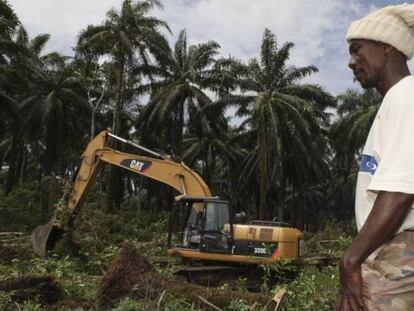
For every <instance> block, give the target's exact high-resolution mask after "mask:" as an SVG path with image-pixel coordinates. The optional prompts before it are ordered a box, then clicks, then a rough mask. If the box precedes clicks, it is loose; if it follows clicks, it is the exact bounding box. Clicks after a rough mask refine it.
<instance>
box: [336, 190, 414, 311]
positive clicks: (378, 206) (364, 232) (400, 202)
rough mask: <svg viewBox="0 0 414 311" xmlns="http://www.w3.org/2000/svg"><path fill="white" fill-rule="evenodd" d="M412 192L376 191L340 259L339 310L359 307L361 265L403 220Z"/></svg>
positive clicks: (407, 210) (392, 233) (411, 201)
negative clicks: (376, 193) (370, 204)
mask: <svg viewBox="0 0 414 311" xmlns="http://www.w3.org/2000/svg"><path fill="white" fill-rule="evenodd" d="M413 202H414V194H406V193H401V192H385V191H381V192H379V193H378V196H377V199H376V200H375V204H374V206H373V208H372V210H371V213H370V214H369V216H368V218H367V220H366V221H365V223H364V225H363V226H362V228H361V230H360V231H359V233H358V235H357V237H356V238H355V240H354V242H353V243H352V244H351V246H350V247H349V248H348V249H347V251H346V252H345V254H344V256H343V257H342V259H341V262H340V277H341V294H342V302H341V303H340V305H341V307H340V308H338V306H337V309H339V310H360V308H361V306H363V304H364V302H363V293H362V289H363V282H362V276H361V265H362V263H363V262H364V261H365V259H366V258H367V257H368V256H369V255H370V254H372V252H374V251H375V250H376V249H377V248H378V247H380V246H381V245H382V244H384V243H386V242H388V241H389V240H391V238H392V236H393V235H394V234H395V232H396V231H397V230H398V229H399V228H400V226H401V225H402V223H403V222H404V220H405V218H406V216H407V214H408V212H409V211H410V208H411V206H412V204H413Z"/></svg>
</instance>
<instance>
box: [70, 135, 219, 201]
mask: <svg viewBox="0 0 414 311" xmlns="http://www.w3.org/2000/svg"><path fill="white" fill-rule="evenodd" d="M107 140H108V132H106V131H102V132H101V133H99V134H98V135H97V136H96V137H95V138H94V139H93V140H92V141H91V142H90V143H89V145H88V146H87V148H86V150H85V152H84V153H83V155H82V163H81V166H80V168H79V171H78V174H77V176H76V179H75V182H74V184H73V191H72V194H71V198H70V200H69V205H68V207H69V208H71V209H76V208H77V207H78V206H79V205H80V204H81V203H82V201H83V199H84V196H85V195H86V192H87V189H88V188H89V186H90V185H92V184H93V183H94V180H95V177H96V175H97V174H98V173H99V172H100V171H101V169H102V168H103V166H104V164H105V163H109V164H112V165H115V166H118V167H121V168H123V169H126V170H128V171H131V172H134V173H137V174H139V175H142V176H146V177H148V178H151V179H154V180H157V181H160V182H162V183H164V184H166V185H169V186H171V187H172V188H174V189H175V190H177V191H178V192H179V193H180V194H182V195H185V196H201V197H211V192H210V189H209V188H208V186H207V185H206V183H205V182H204V181H203V179H202V178H201V177H200V176H199V175H198V174H197V173H196V172H194V171H193V170H191V169H190V168H189V167H187V166H186V165H185V164H183V163H177V162H175V161H173V160H171V159H169V158H164V159H157V158H153V157H146V156H141V155H135V154H129V153H124V152H120V151H118V150H114V149H111V148H109V147H107V146H106V145H107Z"/></svg>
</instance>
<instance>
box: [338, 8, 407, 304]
mask: <svg viewBox="0 0 414 311" xmlns="http://www.w3.org/2000/svg"><path fill="white" fill-rule="evenodd" d="M413 28H414V5H413V4H403V5H396V6H389V7H386V8H383V9H381V10H378V11H376V12H373V13H371V14H369V15H368V16H366V17H364V18H362V19H360V20H357V21H355V22H353V23H352V24H351V26H350V27H349V29H348V32H347V36H346V37H347V40H348V42H349V53H350V61H349V67H350V68H351V69H352V71H353V73H354V75H355V79H356V80H357V81H358V82H359V83H360V84H361V85H362V87H364V88H372V87H374V88H376V89H377V90H378V91H379V92H380V93H381V94H382V95H384V99H383V102H382V103H381V107H380V109H379V111H378V114H377V116H376V118H375V120H374V122H373V124H372V127H371V130H370V133H369V135H368V138H367V141H366V144H365V147H364V150H363V154H362V156H361V162H360V168H359V173H358V182H357V189H356V204H355V213H356V222H357V227H358V230H359V232H358V235H357V237H356V238H355V240H354V241H353V243H352V245H351V246H350V247H349V248H348V250H347V251H346V252H345V254H344V256H343V257H342V259H341V261H340V280H341V284H340V286H341V290H340V296H339V298H338V301H337V304H336V306H335V309H336V310H341V311H357V310H381V311H383V310H392V311H394V310H414V231H412V230H414V211H413V210H412V208H413V202H414V76H411V75H410V72H409V69H408V66H407V60H408V59H411V58H412V56H413V54H414V37H413V31H414V29H413Z"/></svg>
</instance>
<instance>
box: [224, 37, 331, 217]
mask: <svg viewBox="0 0 414 311" xmlns="http://www.w3.org/2000/svg"><path fill="white" fill-rule="evenodd" d="M292 47H293V43H289V42H288V43H285V44H284V45H283V46H282V47H280V48H278V47H277V42H276V38H275V36H274V34H273V33H271V32H270V31H269V30H268V29H266V30H265V32H264V35H263V40H262V46H261V54H260V58H259V59H252V60H250V62H249V64H248V65H242V64H240V63H238V64H236V66H235V68H236V72H237V74H238V76H239V79H240V80H239V87H240V90H241V91H242V94H240V95H233V96H230V97H224V98H223V99H221V100H220V102H221V103H222V104H225V105H236V106H237V107H238V111H237V114H238V115H239V116H244V117H246V120H245V122H244V125H245V127H246V133H248V136H250V138H249V139H248V141H249V143H250V146H251V148H250V152H249V155H248V157H247V158H246V160H245V163H244V169H243V172H242V176H241V179H242V180H245V181H247V180H249V179H250V178H257V179H258V184H259V209H258V214H259V218H260V219H264V218H266V217H268V215H269V214H268V212H267V211H266V206H267V203H268V201H269V200H270V201H272V203H274V204H276V206H277V211H278V213H277V214H278V218H279V220H283V209H284V208H283V205H284V203H283V202H284V198H285V193H284V191H285V189H287V187H288V185H290V186H291V187H292V186H293V187H295V190H296V191H298V192H301V191H302V193H303V189H300V188H301V187H309V185H307V186H305V185H304V176H307V177H306V178H307V179H309V181H313V179H314V178H313V177H312V176H313V174H314V173H315V172H326V171H327V169H326V155H324V151H325V150H326V148H327V143H326V139H324V138H323V135H322V131H321V128H322V127H324V126H327V124H328V121H329V120H328V115H327V114H326V113H325V112H324V109H325V108H326V107H329V106H333V105H334V98H333V97H332V96H330V95H329V94H327V93H326V92H325V91H323V89H322V88H320V87H319V86H316V85H307V84H298V81H299V80H301V79H302V78H304V77H306V76H308V75H310V74H312V73H314V72H316V71H317V68H316V67H314V66H307V67H300V68H296V67H294V66H288V65H287V64H286V62H287V61H288V59H289V52H290V49H291V48H292ZM320 175H321V174H318V175H316V176H320Z"/></svg>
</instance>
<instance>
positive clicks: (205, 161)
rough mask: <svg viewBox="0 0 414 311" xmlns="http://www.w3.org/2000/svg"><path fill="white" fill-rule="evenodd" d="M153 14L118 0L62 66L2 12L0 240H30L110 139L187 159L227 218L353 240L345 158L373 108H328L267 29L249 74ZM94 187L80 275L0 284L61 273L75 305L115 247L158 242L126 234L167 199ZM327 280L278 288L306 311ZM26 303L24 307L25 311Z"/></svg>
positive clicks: (128, 183) (373, 102)
mask: <svg viewBox="0 0 414 311" xmlns="http://www.w3.org/2000/svg"><path fill="white" fill-rule="evenodd" d="M155 7H158V8H160V7H161V3H160V2H159V1H158V0H147V1H132V0H125V1H123V3H122V7H121V8H120V9H119V10H118V9H112V10H110V11H109V12H108V13H107V16H106V19H105V20H104V21H103V22H102V23H101V24H99V25H89V26H88V27H87V28H86V29H83V30H80V32H79V36H78V41H77V42H76V43H74V45H75V47H74V50H75V55H74V57H70V56H68V55H61V54H59V53H56V52H53V53H45V52H44V48H45V45H46V44H47V42H48V40H49V37H50V36H49V35H48V34H41V35H38V36H36V37H33V38H29V36H28V34H27V31H26V29H25V28H24V25H22V24H21V22H20V21H19V18H18V16H17V15H16V14H15V12H14V11H13V8H12V7H11V5H10V4H9V3H8V2H7V1H5V0H0V160H1V162H0V213H1V215H2V216H1V218H0V231H20V232H25V233H27V232H30V230H31V229H33V227H35V226H36V225H38V224H40V223H44V222H45V221H46V219H48V217H49V216H50V214H51V213H52V211H53V205H54V204H56V202H58V201H59V198H60V197H61V195H62V193H63V192H64V189H65V187H67V185H68V184H70V181H71V179H72V178H73V176H74V174H75V172H76V169H77V167H78V165H79V156H80V154H81V153H82V150H83V148H84V147H85V145H86V144H87V142H88V141H89V140H90V139H91V137H93V136H94V135H95V134H96V133H97V132H98V131H99V130H101V129H108V130H109V131H111V132H113V133H114V134H116V135H119V136H122V137H125V138H128V139H130V140H135V141H139V142H140V144H142V145H144V146H146V147H149V148H151V149H153V150H156V151H159V152H161V153H164V154H169V155H171V156H172V157H173V158H174V159H177V160H179V161H183V162H185V163H186V164H187V165H188V166H190V167H192V168H194V169H195V170H196V171H197V172H198V173H199V174H200V175H201V176H202V177H203V179H204V180H205V181H206V183H207V184H208V185H209V186H210V188H211V190H212V192H213V194H214V195H218V196H220V197H222V198H225V199H228V200H229V201H230V202H231V204H232V207H233V211H234V212H237V211H246V212H247V214H248V216H249V218H251V219H273V218H276V219H277V220H278V221H285V222H288V223H290V224H291V225H292V226H295V227H298V228H301V229H306V230H308V231H312V232H317V231H318V230H322V229H324V228H326V227H327V226H328V227H329V226H332V223H335V224H338V223H341V224H342V227H343V228H345V229H346V230H348V232H350V230H352V223H353V220H352V219H353V199H354V187H355V181H356V167H357V160H358V156H359V154H360V152H361V148H362V146H363V143H364V139H365V137H366V136H367V133H368V130H369V127H370V124H371V122H372V120H373V118H374V116H375V113H376V111H377V108H378V104H379V102H380V100H381V98H380V97H379V95H378V94H377V93H374V92H371V91H369V92H360V91H357V90H346V91H344V93H343V94H341V95H339V96H337V97H335V96H332V95H331V94H329V93H328V92H327V91H326V90H325V89H324V88H323V87H322V86H320V85H314V84H306V83H303V82H302V80H303V78H305V77H307V76H309V75H312V74H313V73H315V72H317V71H318V69H317V68H316V67H314V66H312V65H309V66H305V67H296V66H294V64H291V63H289V55H290V52H291V50H292V48H294V44H293V43H292V42H286V43H279V42H277V40H276V35H275V33H273V32H272V31H271V30H269V29H265V30H264V33H263V38H262V44H261V46H260V47H259V46H258V47H257V51H258V53H257V57H255V58H253V59H250V60H249V61H248V62H247V63H245V62H243V61H241V60H238V59H235V58H233V57H223V56H221V55H220V44H219V43H218V42H214V41H208V42H204V43H199V44H196V45H189V44H188V43H187V33H186V31H185V30H182V31H181V32H180V33H179V34H178V37H177V38H176V42H175V44H173V45H172V46H170V45H169V43H168V42H169V40H168V39H169V36H173V35H175V34H171V32H170V29H169V27H168V24H167V23H166V22H165V21H162V20H159V19H157V18H155V17H154V16H152V15H151V10H152V9H154V8H155ZM276 31H277V30H276ZM292 40H294V38H292ZM229 108H231V109H229ZM229 111H234V116H233V115H230V113H229ZM117 148H120V149H122V148H123V146H117ZM98 184H99V185H98V186H97V187H96V188H95V189H94V191H93V192H92V191H91V194H90V196H89V199H88V200H89V203H88V204H89V205H88V206H89V207H90V208H89V209H88V208H86V209H85V213H90V214H86V216H85V217H83V222H82V221H80V222H82V224H83V227H85V226H86V227H88V226H89V227H88V228H86V229H85V230H86V232H88V233H89V234H85V236H86V237H88V238H89V239H87V240H84V241H82V243H86V244H83V245H87V247H86V249H89V250H90V252H89V253H87V254H85V257H87V258H86V259H85V262H74V261H71V260H70V259H68V258H65V257H56V258H55V259H56V261H54V259H53V258H50V259H48V260H47V261H40V260H39V259H33V258H27V259H26V258H21V259H20V258H19V259H16V260H14V261H13V263H12V264H11V265H9V266H5V267H3V266H2V267H1V269H2V271H1V273H0V275H8V274H19V273H22V270H21V269H29V271H30V269H34V272H42V271H41V270H39V269H44V270H45V271H49V272H50V271H54V272H53V273H56V271H61V272H59V273H61V278H63V282H68V280H69V279H65V277H66V276H69V275H70V276H71V277H73V276H74V275H75V276H76V282H75V283H74V284H73V283H72V286H73V288H72V289H69V291H71V290H73V291H74V293H73V295H75V296H76V295H77V294H79V291H80V287H82V288H83V287H84V286H86V287H85V288H84V290H83V294H82V295H88V293H89V289H91V288H92V289H91V290H93V286H94V285H93V284H94V283H93V282H94V281H90V280H93V279H94V278H95V279H96V276H97V275H100V274H101V273H102V271H103V269H104V267H105V264H106V263H107V258H111V256H113V254H114V253H115V250H114V249H110V248H111V245H113V243H115V244H117V245H119V243H120V242H121V241H123V240H125V239H133V240H135V241H151V240H153V241H157V239H156V238H155V237H153V236H152V235H151V234H150V233H148V232H141V231H143V230H142V229H137V228H142V227H143V224H144V223H147V222H146V221H149V219H152V220H154V219H155V220H156V219H158V221H155V222H152V223H154V224H155V225H154V226H158V225H159V224H160V221H159V219H161V223H163V221H164V220H165V217H164V216H159V215H163V212H164V211H169V209H170V204H171V200H172V198H173V196H174V193H173V192H172V190H171V189H169V188H168V187H165V186H163V185H160V184H159V183H156V182H153V181H151V180H147V179H143V178H141V177H138V176H135V175H131V174H128V173H126V172H122V171H120V170H117V169H114V168H110V169H108V171H104V172H103V173H102V174H100V176H99V177H98ZM137 215H139V216H137ZM139 218H142V219H144V220H145V221H144V220H140V221H138V220H137V219H139ZM88 219H89V220H90V219H93V221H90V222H88V221H87V220H88ZM126 219H128V220H129V221H130V222H128V223H127V225H123V222H126ZM131 219H132V220H135V221H136V222H137V223H134V221H132V220H131ZM164 225H165V224H164ZM160 226H161V225H160ZM157 229H158V230H155V228H153V232H158V233H159V234H161V233H160V232H161V231H162V230H161V229H163V228H157ZM164 232H165V231H164ZM109 233H113V235H112V236H111V237H110V238H109V237H108V236H107V234H109ZM340 233H341V232H340ZM340 236H341V237H345V236H346V235H343V234H342V233H341V234H340ZM335 238H338V235H335ZM137 243H138V242H137ZM141 246H142V245H141ZM112 247H113V246H112ZM108 248H109V249H108ZM149 249H150V250H152V251H153V250H154V249H158V248H151V247H149ZM56 256H58V255H56ZM88 256H89V257H88ZM49 265H52V266H53V265H55V266H54V267H53V268H51V267H50V266H49ZM56 265H57V266H56ZM32 272H33V271H32ZM336 277H337V276H336V272H335V271H334V269H333V270H332V269H331V270H329V271H324V272H323V273H322V272H320V271H317V270H315V271H313V270H312V271H305V272H303V274H301V276H300V277H299V278H298V279H297V280H296V281H295V282H294V283H292V284H290V285H288V286H291V287H292V289H289V292H290V293H292V294H293V296H295V295H296V296H295V297H296V298H295V299H296V300H291V301H290V302H289V306H290V307H289V310H305V308H304V307H303V305H302V307H300V305H298V304H301V303H304V301H305V300H307V299H310V298H309V295H313V294H315V293H317V292H318V291H328V290H329V291H330V292H332V293H333V292H334V290H335V287H334V286H333V285H331V286H330V287H329V289H327V288H320V287H318V286H320V285H315V284H322V283H323V282H328V283H327V284H336V282H337V279H336ZM85 278H86V279H89V281H88V280H86V281H85ZM315 278H316V281H315ZM319 279H320V280H319ZM72 281H73V280H72ZM95 283H96V282H95ZM91 284H92V285H91ZM79 286H80V287H79ZM327 286H329V285H327ZM90 287H91V288H90ZM305 287H306V290H305V289H304V288H305ZM75 292H77V293H75ZM299 292H300V293H299ZM300 295H302V296H300ZM332 295H333V294H332ZM332 295H330V296H329V295H327V296H326V297H323V295H321V297H319V298H320V299H321V301H319V302H317V301H316V302H315V300H312V301H313V302H309V301H308V302H307V303H309V304H310V305H309V307H307V308H308V309H309V310H324V309H323V308H324V307H322V306H328V305H329V303H331V302H332V297H333V296H332ZM82 299H84V300H86V301H87V300H88V299H89V298H88V297H86V298H85V297H83V298H81V300H82ZM324 299H325V300H326V301H324ZM0 301H1V296H0ZM295 301H296V302H295ZM134 303H136V302H134V301H128V300H125V301H123V302H122V304H123V305H125V307H123V308H124V309H122V307H119V310H134V308H138V307H134V306H132V307H130V308H129V309H128V304H130V305H133V304H134ZM172 303H176V304H177V307H176V309H172V307H171V308H170V309H168V310H184V308H185V307H184V306H183V304H182V303H183V302H180V301H173V302H172ZM237 303H240V304H243V303H242V302H234V304H235V305H234V308H233V310H244V309H243V308H242V306H237ZM312 303H315V305H311V304H312ZM35 304H36V303H35V302H33V306H32V307H28V309H27V310H37V309H36V307H35V306H34V305H35ZM191 308H192V307H191V306H188V310H192V309H191ZM246 308H247V307H246ZM295 308H296V309H295ZM308 309H306V310H308ZM328 309H329V307H326V310H328ZM39 310H40V309H39ZM246 310H247V309H246ZM287 310H288V309H287Z"/></svg>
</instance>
